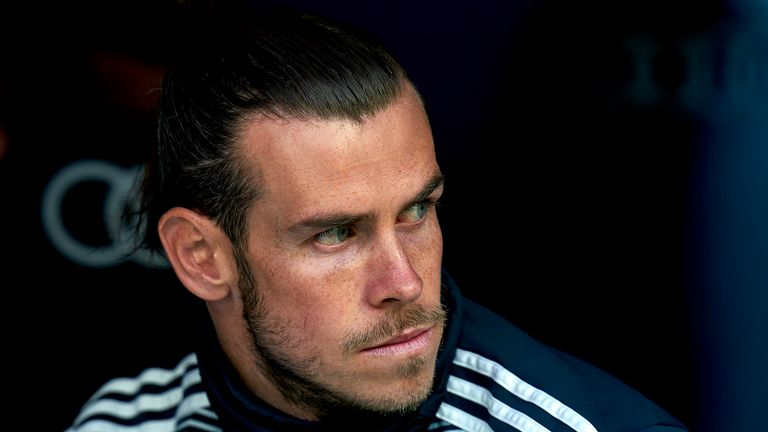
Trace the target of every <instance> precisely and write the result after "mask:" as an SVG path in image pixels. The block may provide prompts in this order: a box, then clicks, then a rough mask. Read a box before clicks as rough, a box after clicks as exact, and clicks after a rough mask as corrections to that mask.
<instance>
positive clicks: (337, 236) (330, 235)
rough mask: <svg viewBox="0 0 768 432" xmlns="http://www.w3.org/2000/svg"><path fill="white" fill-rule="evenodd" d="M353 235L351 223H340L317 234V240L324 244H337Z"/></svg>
mask: <svg viewBox="0 0 768 432" xmlns="http://www.w3.org/2000/svg"><path fill="white" fill-rule="evenodd" d="M351 236H352V229H351V228H350V227H349V225H339V226H335V227H333V228H331V229H328V230H325V231H323V232H321V233H320V234H317V235H315V241H316V242H318V243H320V244H321V245H323V246H337V245H339V244H341V243H343V242H344V241H345V240H346V239H347V238H349V237H351Z"/></svg>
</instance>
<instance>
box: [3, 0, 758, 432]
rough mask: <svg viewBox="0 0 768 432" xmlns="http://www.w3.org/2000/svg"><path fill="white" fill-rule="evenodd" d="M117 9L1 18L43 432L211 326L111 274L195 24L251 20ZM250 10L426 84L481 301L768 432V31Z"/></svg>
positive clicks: (10, 168)
mask: <svg viewBox="0 0 768 432" xmlns="http://www.w3.org/2000/svg"><path fill="white" fill-rule="evenodd" d="M103 3H108V4H101V3H96V2H93V3H78V4H70V3H55V4H45V3H26V4H25V5H24V6H23V7H9V6H7V5H6V6H5V9H4V10H2V11H0V27H1V28H2V30H1V31H2V33H0V36H2V37H1V38H0V49H2V58H1V59H0V61H2V63H0V65H1V66H2V67H0V194H1V195H0V198H1V199H2V200H1V201H0V202H1V203H2V204H1V205H2V211H1V212H0V215H1V216H0V222H2V223H1V224H0V230H2V231H0V232H1V233H2V234H1V235H2V237H0V238H1V239H2V246H3V247H2V255H0V257H1V258H2V261H0V262H2V269H3V273H4V274H5V275H6V276H5V278H4V279H3V282H2V288H3V292H4V293H5V294H6V295H5V297H4V305H5V310H6V313H5V314H4V320H3V322H4V324H5V325H4V328H5V335H6V337H5V339H6V345H5V347H6V350H5V356H6V361H5V364H6V365H7V366H6V367H7V377H6V382H7V383H8V384H10V386H7V387H6V389H7V391H8V392H9V395H10V396H11V397H12V399H13V401H14V402H13V403H12V404H11V407H12V408H13V410H12V412H11V413H10V417H14V416H15V417H18V420H19V421H21V422H22V423H23V424H27V425H28V426H29V427H25V428H24V429H27V428H33V426H34V429H35V430H63V429H65V428H66V427H67V426H69V425H70V424H71V422H72V420H73V419H74V417H75V416H76V414H77V412H78V410H79V409H80V407H81V406H82V404H83V403H84V402H85V400H86V399H87V398H88V397H89V396H90V395H91V394H92V393H93V392H94V391H95V390H96V389H97V388H98V387H99V386H100V385H101V384H102V383H103V382H104V381H106V380H107V379H109V378H112V377H115V376H118V375H135V374H137V373H138V372H140V371H141V370H143V369H144V368H145V367H147V366H150V365H157V366H166V367H167V366H171V365H174V364H175V363H176V361H177V360H178V359H179V358H180V357H181V356H182V355H183V354H185V353H186V352H187V351H188V350H189V344H190V343H191V342H192V340H191V339H192V338H193V334H194V333H193V331H192V325H191V322H192V321H193V320H192V317H193V316H194V315H195V314H197V313H200V312H203V309H202V307H201V305H200V304H199V303H197V302H196V301H195V300H194V299H193V298H192V297H191V295H189V294H187V293H186V291H185V290H184V289H183V287H181V286H180V285H179V284H178V282H176V280H175V278H174V276H173V274H172V273H171V272H170V271H169V270H167V269H164V268H161V267H160V268H159V267H157V266H155V265H152V263H149V262H147V260H145V259H143V258H142V257H134V258H132V259H129V260H125V261H119V260H113V259H110V258H109V256H108V254H106V252H105V248H106V249H109V248H113V246H114V245H115V244H119V243H120V242H119V241H117V242H114V241H113V240H111V237H113V236H114V235H115V233H114V232H112V230H111V229H110V225H109V224H108V222H105V221H108V220H109V214H107V215H105V214H104V213H105V211H107V212H108V211H109V209H110V206H108V205H106V204H105V203H108V202H110V200H111V199H114V197H115V195H112V194H111V193H110V192H112V193H117V192H115V191H116V190H118V189H119V187H125V181H126V179H128V178H129V174H130V173H131V172H132V171H131V170H132V169H134V168H135V167H136V166H137V164H138V163H139V162H140V161H141V159H142V157H143V155H144V152H145V151H146V150H147V148H148V147H149V145H150V143H151V142H152V139H153V137H154V132H153V122H154V118H153V115H152V103H153V101H154V97H155V96H156V94H157V92H156V91H155V89H156V88H157V87H158V85H159V80H160V76H161V74H162V71H163V68H164V67H165V65H166V64H167V62H168V61H169V59H171V58H172V56H173V53H174V52H176V50H177V49H178V47H179V46H182V45H183V43H184V41H185V39H186V37H185V35H188V34H189V32H192V31H195V26H199V25H204V21H202V23H201V21H199V20H192V19H191V18H192V17H193V16H195V15H196V14H197V12H195V11H199V10H204V9H210V8H212V7H213V8H215V9H217V10H219V11H221V10H223V9H231V8H234V7H235V6H236V5H237V4H239V3H235V2H229V3H227V5H226V6H225V5H223V4H216V2H195V1H177V2H173V1H168V0H165V1H150V0H143V1H132V2H120V3H116V4H112V3H114V2H103ZM252 3H254V4H292V5H297V6H301V7H305V8H307V9H309V10H313V11H316V12H320V13H324V14H327V15H330V16H333V17H336V18H338V19H342V20H346V21H348V22H351V23H353V24H356V25H359V26H361V27H364V28H366V29H367V30H369V31H371V32H372V33H374V34H376V35H377V36H379V37H380V38H381V39H383V40H384V41H385V43H386V44H387V45H389V46H390V47H391V48H392V50H393V51H394V52H395V53H396V54H397V55H398V57H399V58H400V60H401V61H402V62H403V64H404V65H405V67H406V69H408V70H409V71H410V73H411V77H412V79H413V81H414V82H415V83H416V85H417V87H418V88H419V90H420V91H421V93H422V95H423V96H424V99H425V101H426V103H427V108H428V111H429V113H430V118H431V121H432V127H433V130H434V136H435V140H436V145H437V147H438V148H437V151H438V159H439V162H440V164H441V167H442V169H443V172H444V174H445V176H446V193H445V196H444V199H443V205H442V207H441V209H440V210H439V211H440V220H441V224H442V227H443V232H444V238H445V261H444V264H445V266H446V267H447V269H448V270H449V271H450V272H451V273H452V274H453V276H454V277H455V278H456V279H457V280H458V282H459V284H460V286H461V287H462V288H463V291H464V293H465V295H467V296H469V297H472V298H475V299H477V300H480V301H481V302H483V303H485V304H487V305H488V306H490V307H491V308H492V309H494V310H496V311H498V312H500V313H501V314H503V315H505V316H507V317H508V318H509V319H510V320H512V321H513V322H515V323H516V324H518V325H519V326H520V327H522V328H523V329H524V330H526V331H528V332H529V333H531V334H532V335H534V336H535V337H537V338H539V339H541V340H543V341H545V342H547V343H549V344H551V345H554V346H556V347H559V348H561V349H564V350H566V351H570V352H572V353H574V354H576V355H578V356H580V357H582V358H585V359H586V360H588V361H590V362H592V363H594V364H596V365H598V366H600V367H602V368H603V369H605V370H607V371H608V372H610V373H612V374H613V375H615V376H617V377H619V378H621V379H622V380H624V381H625V382H627V383H629V384H630V385H632V386H633V387H635V388H637V389H638V390H640V391H641V392H642V393H644V394H646V395H647V396H648V397H650V398H651V399H653V400H654V401H656V402H657V403H658V404H659V405H661V406H662V407H664V408H666V409H667V410H668V411H670V412H671V413H672V414H673V415H675V416H677V417H678V418H680V419H681V420H682V421H684V422H685V423H686V424H687V425H688V426H689V427H691V429H692V430H696V431H734V432H736V431H745V432H746V431H749V432H752V431H764V430H768V420H766V417H765V416H764V415H763V411H764V409H763V408H762V407H761V405H762V403H764V402H765V401H766V400H768V398H766V388H768V380H766V377H767V376H768V373H766V371H765V370H764V369H765V365H766V364H768V324H767V323H766V320H765V319H764V314H765V313H766V311H768V294H767V293H766V288H768V271H767V270H766V268H768V169H767V168H768V144H766V143H767V142H768V141H766V138H768V130H766V128H767V127H768V126H767V125H768V123H766V120H768V119H766V117H767V116H768V114H767V113H768V93H767V92H766V90H767V88H768V56H767V55H766V54H768V49H767V48H768V35H767V34H766V31H768V30H766V28H768V27H766V26H765V25H764V23H765V22H768V7H766V6H761V5H760V2H758V1H754V2H753V1H748V0H741V1H736V0H733V1H724V0H723V1H714V0H704V1H677V2H667V1H664V2H662V1H655V0H654V1H622V2H611V1H596V0H585V1H581V2H572V1H567V0H562V1H545V0H529V1H516V2H501V1H499V2H492V1H473V2H453V3H450V4H447V3H445V2H405V1H389V2H381V3H377V4H373V3H370V4H369V3H366V4H358V2H353V1H336V2H323V4H322V6H321V5H317V4H315V3H316V2H310V1H304V2H302V1H298V0H295V1H287V0H285V1H279V2H278V1H275V2H256V1H254V2H252ZM617 3H618V4H617ZM83 169H90V170H91V174H90V177H87V178H86V179H84V180H82V179H81V181H77V182H75V181H73V182H71V183H68V185H69V187H63V186H62V184H64V183H66V179H67V177H66V175H67V174H68V173H73V172H75V171H77V172H80V173H83V172H84V171H83ZM105 173H106V174H105ZM104 176H106V177H107V178H108V179H107V180H103V179H104ZM113 178H114V179H121V181H122V182H117V183H111V184H112V186H108V185H107V181H109V182H112V181H113V180H111V179H113ZM115 181H116V180H115ZM57 186H58V187H62V189H58V191H59V192H60V195H59V196H60V197H61V201H60V202H58V203H57V204H56V205H53V206H52V207H50V208H48V207H45V205H46V204H45V203H46V202H48V203H50V202H51V201H50V199H51V197H52V196H55V192H56V191H57V189H56V187H57ZM51 221H53V222H55V223H59V224H61V226H62V227H64V230H63V233H64V239H63V240H62V241H63V242H64V243H65V244H62V243H61V241H59V240H57V238H58V237H56V235H55V233H53V232H52V231H51V229H50V227H51V223H52V222H51ZM60 234H61V232H60ZM73 244H74V246H78V245H79V248H80V249H82V250H85V251H86V252H82V251H80V252H78V251H79V250H80V249H78V250H75V251H74V252H73V251H71V250H69V249H67V245H69V247H72V246H73Z"/></svg>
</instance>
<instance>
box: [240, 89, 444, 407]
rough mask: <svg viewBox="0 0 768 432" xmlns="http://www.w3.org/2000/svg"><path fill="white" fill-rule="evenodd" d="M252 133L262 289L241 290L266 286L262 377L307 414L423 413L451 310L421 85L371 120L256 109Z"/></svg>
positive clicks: (255, 305) (261, 306) (248, 136)
mask: <svg viewBox="0 0 768 432" xmlns="http://www.w3.org/2000/svg"><path fill="white" fill-rule="evenodd" d="M243 137H244V141H243V143H244V149H245V161H246V163H248V164H252V165H253V166H255V167H256V168H255V172H258V174H259V177H260V180H261V184H262V185H264V192H263V195H262V196H261V197H260V198H259V200H258V201H257V202H256V203H255V205H254V206H253V208H252V209H251V211H250V213H249V216H248V217H249V222H248V230H249V231H248V232H249V238H248V256H247V260H248V265H249V266H250V269H251V272H250V273H251V276H252V278H253V286H252V287H250V288H249V287H246V286H241V288H242V289H243V290H248V289H253V290H255V294H254V296H252V297H254V298H255V299H256V301H254V302H248V301H246V302H245V303H246V304H245V308H246V310H245V312H246V315H248V316H249V318H247V321H248V323H247V324H248V327H249V332H250V338H251V339H252V340H251V341H250V343H252V344H253V345H254V346H255V349H254V351H260V352H258V353H255V356H256V359H257V361H258V362H259V364H260V365H261V367H260V368H256V371H257V372H256V373H257V374H264V375H265V377H266V378H267V381H269V383H270V384H271V385H273V386H275V387H277V388H280V389H281V394H282V395H283V397H285V398H286V399H288V400H289V401H292V403H293V404H297V403H298V405H299V406H301V405H305V406H304V408H305V409H308V412H310V413H312V414H311V415H309V417H312V416H315V415H322V414H323V413H325V412H326V411H328V407H329V406H347V407H356V408H364V409H369V410H375V411H385V412H387V411H398V410H402V409H411V408H414V407H415V406H416V405H417V404H418V403H419V402H421V401H422V400H423V399H424V398H426V396H427V395H428V393H429V391H430V389H431V386H432V380H433V375H434V368H435V360H436V356H437V351H438V348H439V345H440V340H441V338H442V334H443V318H444V312H443V311H442V309H441V305H440V263H441V256H442V236H441V233H440V227H439V224H438V221H437V217H436V215H435V209H434V205H433V204H434V203H435V201H436V200H437V199H438V198H439V196H440V194H441V193H442V177H441V176H440V170H439V168H438V165H437V161H436V159H435V154H434V146H433V142H432V135H431V131H430V129H429V124H428V121H427V118H426V114H425V113H424V110H423V107H422V105H421V102H420V101H419V100H418V98H417V96H416V95H415V92H414V91H413V90H412V89H411V88H410V87H409V88H408V89H406V90H405V91H404V93H403V95H402V96H401V97H399V98H398V99H397V100H395V102H394V103H393V104H391V105H390V106H389V107H388V108H386V109H385V110H383V111H382V112H380V113H378V114H377V115H375V116H373V117H371V118H368V119H366V121H365V122H363V123H360V124H358V123H354V122H349V121H309V120H308V121H303V120H295V119H293V120H280V119H266V118H259V119H257V120H255V121H253V122H252V123H251V124H250V125H249V127H248V129H247V130H246V132H245V134H244V135H243ZM244 297H246V299H247V298H248V295H245V296H244ZM246 381H248V379H247V378H246ZM256 381H257V382H258V379H257V380H256ZM262 384H263V383H262ZM256 393H257V394H258V393H259V392H258V390H256ZM300 401H301V402H300Z"/></svg>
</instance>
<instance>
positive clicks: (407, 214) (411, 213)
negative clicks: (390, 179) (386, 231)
mask: <svg viewBox="0 0 768 432" xmlns="http://www.w3.org/2000/svg"><path fill="white" fill-rule="evenodd" d="M430 205H431V204H430V203H427V202H420V203H417V204H414V205H412V206H410V207H408V208H407V209H405V211H404V212H403V213H402V214H401V217H402V219H403V221H404V222H407V223H414V222H418V221H420V220H422V219H424V216H426V214H427V212H428V211H429V206H430Z"/></svg>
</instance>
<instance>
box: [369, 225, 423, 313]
mask: <svg viewBox="0 0 768 432" xmlns="http://www.w3.org/2000/svg"><path fill="white" fill-rule="evenodd" d="M413 258H415V256H413V255H411V254H409V251H408V250H407V248H406V247H405V245H404V243H403V242H402V241H401V240H400V239H399V238H398V236H397V234H395V233H393V234H392V235H391V236H387V237H386V238H385V239H382V240H381V241H379V242H377V243H376V244H375V245H373V246H372V250H371V258H370V260H369V262H368V266H367V269H366V271H367V272H368V277H367V281H368V287H367V290H366V292H367V297H368V302H369V303H370V304H371V305H372V306H374V307H382V306H386V305H389V304H392V303H397V302H400V303H410V302H413V301H415V300H416V299H418V298H419V296H420V295H421V290H422V287H423V281H422V280H421V277H420V276H419V274H418V273H417V272H416V270H415V269H414V267H413V262H412V259H413Z"/></svg>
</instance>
